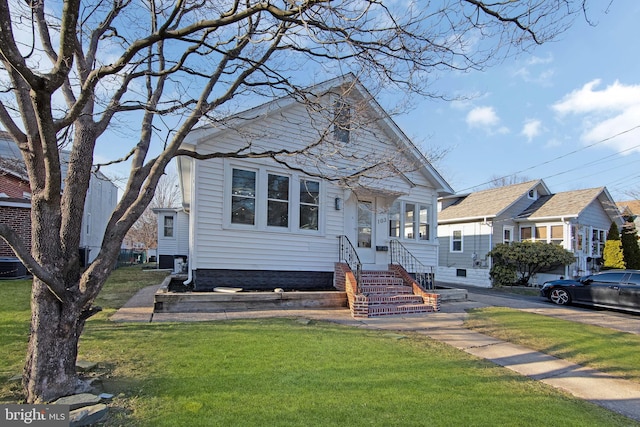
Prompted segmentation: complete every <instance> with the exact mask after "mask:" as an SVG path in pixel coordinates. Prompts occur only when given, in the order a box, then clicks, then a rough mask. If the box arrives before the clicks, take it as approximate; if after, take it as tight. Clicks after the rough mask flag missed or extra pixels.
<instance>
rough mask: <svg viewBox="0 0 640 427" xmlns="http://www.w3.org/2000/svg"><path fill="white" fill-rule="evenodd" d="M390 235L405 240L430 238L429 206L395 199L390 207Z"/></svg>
mask: <svg viewBox="0 0 640 427" xmlns="http://www.w3.org/2000/svg"><path fill="white" fill-rule="evenodd" d="M388 221H389V237H393V238H396V239H399V238H402V239H404V240H429V239H430V237H431V235H430V224H429V206H428V205H426V204H420V203H415V202H405V201H399V200H397V201H395V202H394V203H393V205H392V206H391V209H389V218H388Z"/></svg>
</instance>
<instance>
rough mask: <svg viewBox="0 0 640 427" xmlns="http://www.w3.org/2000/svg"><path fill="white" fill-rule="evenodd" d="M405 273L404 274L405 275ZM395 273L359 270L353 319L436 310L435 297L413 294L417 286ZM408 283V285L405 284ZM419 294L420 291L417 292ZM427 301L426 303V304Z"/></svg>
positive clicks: (409, 278)
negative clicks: (358, 283)
mask: <svg viewBox="0 0 640 427" xmlns="http://www.w3.org/2000/svg"><path fill="white" fill-rule="evenodd" d="M405 274H406V273H405ZM406 276H408V277H405V278H404V279H403V278H402V277H401V275H399V274H397V273H396V272H395V271H363V272H362V273H361V277H360V286H359V287H358V294H357V295H355V298H354V301H353V304H352V307H351V309H352V314H353V316H354V317H377V316H389V315H400V314H417V313H429V312H433V311H438V310H439V307H438V305H437V302H436V304H435V305H434V304H433V302H434V299H435V300H436V301H437V299H438V296H437V295H436V294H429V296H428V297H427V296H426V295H425V294H426V292H418V293H416V292H415V291H416V290H419V289H416V287H417V284H415V283H414V282H413V280H412V278H411V277H410V276H409V275H408V274H406ZM407 282H409V283H407ZM419 291H420V290H419ZM427 302H429V304H427Z"/></svg>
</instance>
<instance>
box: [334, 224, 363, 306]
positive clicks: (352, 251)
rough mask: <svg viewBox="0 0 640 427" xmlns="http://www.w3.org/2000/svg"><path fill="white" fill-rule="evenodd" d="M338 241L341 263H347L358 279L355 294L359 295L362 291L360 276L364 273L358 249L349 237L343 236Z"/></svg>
mask: <svg viewBox="0 0 640 427" xmlns="http://www.w3.org/2000/svg"><path fill="white" fill-rule="evenodd" d="M338 239H340V255H339V256H340V262H344V263H346V264H347V265H348V266H349V268H350V269H351V271H352V272H353V274H354V276H355V277H356V289H355V293H356V294H357V293H358V291H359V289H360V276H361V273H362V263H361V262H360V257H358V253H357V252H356V248H355V247H354V246H353V244H352V243H351V241H350V240H349V238H348V237H347V236H344V235H341V236H338Z"/></svg>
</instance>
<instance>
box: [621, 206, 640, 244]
mask: <svg viewBox="0 0 640 427" xmlns="http://www.w3.org/2000/svg"><path fill="white" fill-rule="evenodd" d="M616 205H618V209H620V214H621V215H622V217H623V218H624V219H625V220H627V219H630V220H631V221H633V223H634V224H635V226H636V232H637V233H640V200H627V201H624V202H617V203H616ZM621 231H622V230H621ZM638 244H640V242H638Z"/></svg>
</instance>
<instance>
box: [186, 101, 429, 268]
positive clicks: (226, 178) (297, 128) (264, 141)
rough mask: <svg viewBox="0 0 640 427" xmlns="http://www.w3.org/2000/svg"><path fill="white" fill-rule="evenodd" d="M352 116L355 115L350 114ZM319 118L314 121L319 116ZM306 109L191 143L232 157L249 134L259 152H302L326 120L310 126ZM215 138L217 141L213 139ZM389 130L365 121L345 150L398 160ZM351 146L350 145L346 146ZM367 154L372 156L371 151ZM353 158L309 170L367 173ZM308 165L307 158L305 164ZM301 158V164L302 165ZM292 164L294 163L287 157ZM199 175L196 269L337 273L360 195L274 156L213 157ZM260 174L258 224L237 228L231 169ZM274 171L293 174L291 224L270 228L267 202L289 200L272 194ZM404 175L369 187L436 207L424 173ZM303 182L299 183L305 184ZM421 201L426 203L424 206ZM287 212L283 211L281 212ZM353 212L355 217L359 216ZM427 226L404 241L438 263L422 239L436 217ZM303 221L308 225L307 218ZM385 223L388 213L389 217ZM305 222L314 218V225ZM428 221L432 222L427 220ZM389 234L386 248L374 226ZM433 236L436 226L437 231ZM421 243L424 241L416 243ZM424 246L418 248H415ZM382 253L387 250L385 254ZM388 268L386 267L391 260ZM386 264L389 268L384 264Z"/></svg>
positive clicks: (199, 135)
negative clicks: (341, 240) (312, 187)
mask: <svg viewBox="0 0 640 427" xmlns="http://www.w3.org/2000/svg"><path fill="white" fill-rule="evenodd" d="M352 111H355V109H354V110H352ZM314 120H315V118H314ZM308 123H309V112H308V111H307V110H306V109H305V108H304V106H302V105H300V104H294V105H292V106H289V107H287V108H284V109H280V110H277V114H274V115H273V116H271V115H270V114H264V115H260V116H259V119H258V118H256V120H255V121H251V120H248V121H245V122H243V124H242V132H231V131H228V132H227V131H215V130H210V131H207V130H206V129H204V130H198V131H194V132H193V133H192V134H190V137H189V140H188V141H187V143H192V144H194V145H195V146H197V150H198V152H200V153H203V154H207V153H213V152H233V151H237V150H238V149H240V148H241V147H246V145H247V141H246V140H245V139H244V137H245V136H246V135H251V144H252V147H253V148H255V150H263V149H270V150H280V149H283V150H297V149H300V147H301V146H304V145H305V144H309V143H312V142H314V141H316V140H317V137H318V134H317V132H315V130H317V129H318V128H322V126H323V125H324V123H318V122H314V124H313V126H309V125H308ZM213 134H215V137H214V136H211V135H213ZM387 135H388V133H387V130H385V129H382V128H381V127H376V125H375V123H373V122H371V123H368V125H367V127H366V129H365V128H361V127H358V128H351V129H350V130H349V141H350V143H349V144H348V147H354V149H355V148H357V149H359V150H362V149H363V147H365V148H366V150H365V152H364V153H362V154H361V155H360V156H359V158H363V159H364V158H367V156H370V155H372V153H373V154H380V153H386V152H387V151H389V149H390V147H394V149H393V153H392V154H391V155H390V157H393V156H404V154H403V153H402V151H398V150H397V149H396V148H395V144H394V142H395V141H393V140H391V139H390V138H388V137H387ZM347 149H348V148H347ZM367 150H368V151H367ZM348 154H349V153H344V152H342V153H333V154H328V155H327V156H323V161H322V162H318V163H314V164H313V165H312V166H311V167H312V168H313V169H312V170H313V172H314V173H318V174H323V173H326V174H329V175H331V174H332V173H335V171H340V173H341V174H349V173H350V172H356V171H359V170H362V167H363V165H362V164H359V163H358V162H355V161H353V158H349V157H348ZM303 160H304V159H303ZM303 160H300V161H301V162H302V161H303ZM287 162H290V163H291V164H292V165H294V166H301V167H302V166H306V167H307V168H308V167H310V166H309V165H308V164H307V165H299V164H296V159H295V158H291V159H287ZM192 165H193V166H192V173H193V174H194V178H193V180H192V182H193V186H194V187H193V191H192V196H191V199H190V200H188V201H186V203H187V205H189V206H191V212H190V213H191V215H192V217H193V218H192V224H191V227H192V240H193V241H192V247H191V256H192V262H191V263H190V265H191V266H193V267H194V268H198V269H240V270H297V271H333V269H334V264H335V262H336V261H337V258H338V239H337V238H336V237H337V236H339V235H349V237H350V239H351V237H353V239H352V241H353V242H354V243H355V242H356V238H355V234H356V227H355V225H354V226H353V228H352V227H351V226H348V225H347V221H355V219H351V218H347V215H348V210H347V209H346V207H347V205H348V204H349V203H352V202H353V200H355V199H356V196H355V195H354V194H353V193H352V192H351V191H350V190H349V189H348V188H343V187H339V186H338V185H337V184H336V183H335V182H334V181H330V180H321V179H318V178H315V177H309V176H307V175H305V174H303V173H300V172H299V171H295V170H290V169H286V168H284V167H282V166H281V165H279V164H277V163H276V162H274V161H272V160H270V159H243V160H240V159H211V160H206V161H193V163H192ZM233 168H237V169H242V170H251V171H255V172H256V196H255V206H256V216H255V224H253V225H247V224H236V223H233V222H232V221H231V212H230V206H231V200H232V194H231V179H232V169H233ZM269 174H271V175H278V176H287V177H289V199H288V205H289V206H288V213H289V217H288V227H284V226H273V225H271V226H270V225H269V221H268V215H267V212H268V210H269V204H270V203H273V202H283V203H284V200H285V199H284V198H279V197H280V196H278V197H268V196H269V194H268V180H269V178H268V177H269ZM405 176H406V178H405V177H388V176H386V177H384V179H380V180H378V181H376V182H374V183H373V184H372V186H373V187H380V188H381V189H387V188H391V189H393V191H397V192H399V193H402V194H403V198H404V197H406V198H407V199H409V198H410V199H411V200H409V203H412V202H413V201H416V202H415V203H417V202H418V201H419V202H420V204H424V206H427V207H429V206H434V205H435V203H436V197H437V193H436V191H435V189H434V188H433V185H432V184H431V183H430V182H429V180H428V179H429V177H427V176H425V174H424V172H423V171H409V172H407V173H405ZM307 181H308V182H315V183H317V184H318V191H317V194H316V192H312V193H314V194H313V196H312V197H309V198H308V199H306V198H304V197H302V196H301V188H303V187H304V182H307ZM301 183H302V185H301ZM336 198H340V199H341V200H342V201H343V209H340V210H338V209H336V208H335V205H336V203H335V199H336ZM423 201H424V203H423ZM283 210H284V209H282V211H283ZM354 214H355V212H354ZM427 216H428V218H427V222H422V221H419V222H418V223H417V226H416V231H415V233H416V238H415V239H414V240H405V241H404V242H403V243H407V244H409V246H410V247H409V250H410V251H412V253H413V254H414V255H415V256H417V257H418V258H419V259H420V260H421V261H423V262H424V263H426V264H427V265H436V261H437V260H436V256H437V245H436V243H435V239H433V238H432V240H431V241H422V242H420V241H419V240H418V239H417V235H418V234H419V233H420V227H421V226H422V227H423V228H424V227H425V226H426V225H430V224H435V223H436V222H435V212H427ZM304 218H306V219H307V220H302V219H304ZM385 218H386V216H385ZM308 219H311V221H309V220H308ZM429 220H431V221H429ZM376 225H377V226H378V227H379V228H380V229H382V230H383V231H384V233H383V234H385V236H383V237H385V240H384V241H382V242H376V243H377V244H380V245H386V244H388V237H387V236H386V233H387V231H386V229H387V227H386V224H383V225H379V224H376ZM431 231H432V232H434V231H435V227H433V228H432V230H431ZM418 243H419V244H418ZM418 246H419V248H417V247H418ZM379 254H380V255H381V256H385V255H387V254H388V253H386V252H380V253H379ZM386 263H388V262H386ZM386 263H385V264H386Z"/></svg>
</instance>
